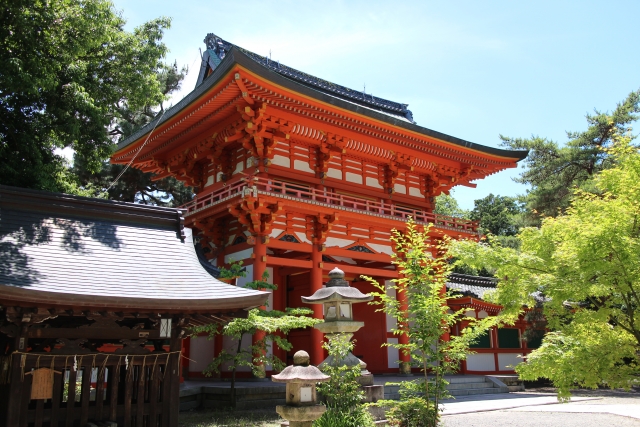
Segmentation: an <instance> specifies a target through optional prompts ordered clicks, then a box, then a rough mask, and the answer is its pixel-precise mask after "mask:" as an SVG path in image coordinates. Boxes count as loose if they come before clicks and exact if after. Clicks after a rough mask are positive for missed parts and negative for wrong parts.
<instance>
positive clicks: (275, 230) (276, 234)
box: [269, 228, 284, 239]
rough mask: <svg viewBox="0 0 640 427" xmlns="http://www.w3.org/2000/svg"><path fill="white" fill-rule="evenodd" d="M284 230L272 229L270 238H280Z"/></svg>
mask: <svg viewBox="0 0 640 427" xmlns="http://www.w3.org/2000/svg"><path fill="white" fill-rule="evenodd" d="M283 231H284V230H283V229H282V228H272V229H271V234H269V237H273V238H274V239H275V238H276V237H278V236H279V235H280V234H281V233H282V232H283Z"/></svg>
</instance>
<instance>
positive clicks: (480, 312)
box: [478, 310, 489, 319]
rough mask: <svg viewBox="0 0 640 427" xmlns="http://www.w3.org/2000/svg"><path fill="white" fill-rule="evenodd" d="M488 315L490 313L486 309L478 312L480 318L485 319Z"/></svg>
mask: <svg viewBox="0 0 640 427" xmlns="http://www.w3.org/2000/svg"><path fill="white" fill-rule="evenodd" d="M488 316H489V313H487V312H486V311H484V310H480V311H479V312H478V319H484V318H485V317H488Z"/></svg>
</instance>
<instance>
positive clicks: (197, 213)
mask: <svg viewBox="0 0 640 427" xmlns="http://www.w3.org/2000/svg"><path fill="white" fill-rule="evenodd" d="M259 196H266V197H269V198H275V199H276V200H280V201H282V202H283V203H284V204H285V205H293V206H288V207H293V209H294V210H296V211H298V212H300V213H309V214H317V213H318V212H322V211H325V210H326V211H327V212H326V213H334V212H339V213H345V214H351V215H352V214H359V215H365V216H368V217H371V220H372V221H380V219H384V220H391V221H398V222H402V223H406V222H407V221H408V220H409V218H413V220H414V221H415V222H416V223H418V224H424V225H426V224H433V226H434V228H435V229H436V230H441V231H443V232H444V231H446V232H447V234H458V235H460V236H461V237H477V236H478V222H477V221H470V220H465V219H462V218H454V217H449V216H445V215H438V214H434V213H430V212H425V211H423V210H420V209H411V208H408V207H405V206H398V205H396V204H394V203H389V202H385V201H384V200H382V199H381V200H379V201H376V200H371V199H368V198H363V197H362V198H361V197H357V196H348V195H344V194H338V193H335V192H332V191H331V190H329V189H315V188H308V187H304V186H301V185H296V184H293V183H290V182H285V181H279V180H277V179H271V178H258V177H254V178H250V179H248V180H241V181H238V182H235V183H233V184H230V185H227V186H224V187H222V188H219V189H217V190H215V191H212V192H210V193H208V194H205V195H202V196H196V197H195V198H194V199H193V200H192V201H191V202H189V203H186V204H184V205H183V206H181V209H183V210H185V211H186V212H185V217H186V219H187V222H192V221H193V220H194V219H196V218H204V217H210V216H215V215H216V214H220V213H226V212H227V206H228V205H229V204H232V203H233V202H237V200H238V199H242V198H258V197H259ZM305 211H308V212H305ZM323 213H324V212H323ZM399 226H400V224H399ZM452 232H453V233H452Z"/></svg>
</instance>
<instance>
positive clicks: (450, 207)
mask: <svg viewBox="0 0 640 427" xmlns="http://www.w3.org/2000/svg"><path fill="white" fill-rule="evenodd" d="M433 213H435V214H438V215H446V216H451V217H454V218H464V219H469V211H468V210H465V209H462V208H461V207H460V205H459V204H458V201H457V200H456V199H455V198H454V197H453V196H451V195H449V194H444V193H443V194H441V195H439V196H438V197H436V207H435V209H434V210H433Z"/></svg>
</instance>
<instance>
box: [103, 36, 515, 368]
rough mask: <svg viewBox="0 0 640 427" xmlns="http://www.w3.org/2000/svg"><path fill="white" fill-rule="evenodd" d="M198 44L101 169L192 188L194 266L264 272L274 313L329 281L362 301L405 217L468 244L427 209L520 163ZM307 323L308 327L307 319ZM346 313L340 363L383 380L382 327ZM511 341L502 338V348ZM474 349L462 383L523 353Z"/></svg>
mask: <svg viewBox="0 0 640 427" xmlns="http://www.w3.org/2000/svg"><path fill="white" fill-rule="evenodd" d="M205 43H206V46H207V50H206V52H205V53H204V56H203V63H202V68H201V70H200V75H199V78H198V82H197V85H196V88H195V90H194V91H193V92H191V93H190V94H189V95H188V96H186V97H185V98H184V99H183V100H182V101H181V102H180V103H178V104H177V105H175V106H174V107H173V108H171V109H169V110H167V111H166V112H165V113H164V114H163V115H162V116H161V117H159V118H158V119H156V120H155V121H154V122H152V123H150V124H149V125H147V126H145V127H144V128H142V129H140V130H139V131H138V132H137V133H135V134H134V135H132V136H131V137H129V138H128V139H126V140H125V141H123V142H122V143H121V144H119V146H118V150H117V152H116V153H115V154H114V155H113V157H112V161H113V162H116V163H121V164H126V163H129V162H131V161H133V163H132V165H133V166H134V167H136V168H139V169H141V170H143V171H146V172H153V173H155V174H156V177H157V178H158V179H159V178H162V177H166V176H174V177H176V178H177V179H179V180H182V181H183V182H185V183H186V184H188V185H190V186H193V187H194V188H195V191H196V193H197V197H196V198H195V199H194V200H193V201H192V202H191V203H189V204H188V205H186V206H185V208H186V209H187V212H186V215H185V217H186V224H187V225H188V226H189V227H193V228H194V230H196V231H195V233H197V234H198V235H199V236H200V238H201V240H200V243H201V244H202V245H203V247H204V249H205V251H206V252H207V256H208V257H209V258H210V260H211V262H212V263H214V264H217V265H222V264H224V263H228V262H229V261H230V260H242V261H243V262H244V264H245V265H246V266H247V270H248V272H249V274H248V276H249V277H247V278H246V280H257V279H260V278H261V277H262V275H263V273H264V272H265V271H267V272H268V273H269V276H270V280H272V281H273V282H274V283H276V284H278V285H279V288H278V290H277V291H275V292H273V294H272V295H271V297H270V301H269V307H272V308H274V309H283V308H284V307H287V306H288V307H298V306H301V305H302V302H301V300H300V297H301V296H308V295H312V294H313V293H314V292H315V291H316V290H317V289H319V288H321V287H322V286H323V280H324V278H325V277H326V274H327V273H328V272H329V271H330V270H331V269H333V268H334V267H339V268H340V269H342V270H343V271H344V272H345V273H346V276H347V279H349V280H351V281H353V282H354V283H353V286H355V287H357V288H358V289H360V290H361V291H362V292H365V293H366V292H370V291H372V289H371V286H370V285H368V284H367V283H364V282H362V281H359V279H358V278H359V276H360V275H363V274H364V275H368V276H371V277H374V278H376V279H377V280H379V281H380V282H384V281H387V280H390V279H393V278H395V277H397V272H396V271H395V269H394V267H393V266H392V265H391V264H390V254H391V253H392V251H393V248H392V246H391V244H390V241H389V238H390V233H391V230H392V229H394V228H396V229H402V228H403V227H404V224H405V222H406V221H407V219H408V218H409V217H413V218H414V219H415V220H416V221H417V222H418V223H422V224H426V223H433V224H435V226H434V227H433V228H432V231H431V232H432V233H433V235H434V236H442V235H449V236H453V237H456V238H468V237H473V238H475V237H477V236H478V231H477V224H476V223H474V222H471V221H465V220H460V219H456V218H448V217H444V216H439V215H434V214H433V208H434V198H435V197H436V196H438V195H439V194H442V193H447V192H448V191H449V190H450V189H451V188H453V187H454V186H456V185H465V186H471V187H473V186H474V184H473V183H472V181H474V180H477V179H482V178H484V177H486V176H488V175H491V174H494V173H496V172H499V171H501V170H504V169H507V168H513V167H516V163H517V162H518V161H519V160H521V159H523V158H524V157H525V156H526V154H527V153H526V152H522V151H507V150H500V149H495V148H490V147H486V146H482V145H479V144H475V143H471V142H468V141H464V140H461V139H458V138H455V137H453V136H449V135H445V134H442V133H439V132H436V131H433V130H430V129H427V128H424V127H421V126H418V125H417V124H416V123H415V122H414V120H413V117H412V114H411V112H410V111H409V110H408V109H407V105H406V104H401V103H397V102H392V101H389V100H386V99H381V98H378V97H374V96H372V95H369V94H366V93H363V92H359V91H355V90H351V89H348V88H346V87H343V86H340V85H337V84H334V83H331V82H328V81H326V80H322V79H319V78H316V77H313V76H310V75H308V74H305V73H303V72H300V71H297V70H295V69H292V68H290V67H287V66H285V65H283V64H280V63H279V62H274V61H271V60H270V59H269V58H266V57H262V56H259V55H256V54H255V53H252V52H250V51H247V50H245V49H243V48H240V47H238V46H235V45H232V44H231V43H228V42H226V41H224V40H222V39H221V38H219V37H217V36H216V35H214V34H209V35H208V36H207V37H206V39H205ZM469 280H470V279H469ZM242 283H243V282H242V281H240V282H239V285H242ZM461 286H463V287H464V286H467V285H465V284H464V283H462V284H461ZM452 304H461V305H462V306H464V307H468V308H469V309H470V310H475V311H474V313H477V314H479V315H480V316H483V315H487V314H491V313H492V310H496V309H499V308H496V307H495V306H491V305H487V304H486V303H484V302H483V301H482V300H481V299H479V298H477V296H476V298H473V297H466V299H459V300H456V301H454V302H452ZM314 309H315V310H316V312H315V316H317V317H319V318H321V317H322V312H321V310H322V309H321V307H314ZM354 310H355V313H354V315H355V317H356V318H357V319H358V320H364V321H365V322H366V325H365V327H364V328H363V329H362V330H361V331H360V332H358V333H357V334H356V335H355V339H356V341H357V344H356V349H355V351H354V353H355V354H356V355H357V356H358V357H360V358H361V359H362V360H364V361H365V362H366V363H367V364H368V369H369V370H370V371H372V372H374V373H376V372H397V369H398V365H397V361H398V359H399V357H398V355H397V353H393V351H392V350H387V349H386V348H381V347H380V345H381V344H382V343H385V342H391V341H392V340H395V339H397V338H396V337H394V336H393V335H392V334H390V333H389V329H390V327H391V326H392V325H391V323H390V320H389V319H387V318H386V317H385V315H384V314H382V313H376V312H375V311H374V310H375V309H374V307H372V306H369V305H366V304H358V305H357V306H356V307H354ZM522 327H523V326H522V325H520V326H518V327H516V328H514V331H515V334H516V335H517V336H514V335H513V333H511V335H509V337H510V339H511V341H510V342H509V346H510V347H514V345H515V344H513V343H514V342H517V343H520V341H519V338H518V337H519V334H520V333H521V329H522ZM289 337H290V340H291V341H292V342H293V344H294V351H295V350H298V349H305V350H307V351H308V352H309V353H310V355H311V360H312V363H314V364H318V363H319V362H320V361H321V360H322V359H323V352H322V349H321V347H320V342H321V335H320V333H319V332H318V331H316V330H304V331H299V332H295V333H291V334H290V336H289ZM514 337H515V339H516V341H513V338H514ZM502 341H503V342H505V343H506V341H507V339H506V338H503V339H502ZM223 345H225V344H224V343H223V342H222V341H221V340H218V341H216V342H215V343H211V342H208V341H206V340H204V339H192V340H191V344H190V348H189V351H190V358H191V359H193V360H194V361H195V362H192V363H190V365H189V366H188V370H189V376H192V377H195V376H198V375H201V372H202V370H203V369H204V367H205V366H206V364H207V362H208V361H209V360H210V359H211V357H212V356H213V355H214V354H215V352H217V351H219V350H220V348H222V346H223ZM481 345H488V348H487V352H490V353H491V354H490V356H483V355H478V357H476V356H472V357H473V358H474V359H473V362H472V361H471V360H472V359H469V360H468V363H467V366H466V368H467V370H468V371H469V372H472V371H473V372H478V373H480V372H498V371H504V370H505V369H506V368H505V366H506V365H508V364H510V363H512V362H513V360H512V359H513V357H512V355H513V354H522V353H524V352H526V348H522V346H524V344H523V345H520V344H519V345H518V347H517V348H509V349H505V351H504V352H503V351H502V350H499V346H500V343H499V339H498V336H497V335H496V336H495V338H491V339H490V340H489V343H488V344H487V343H486V342H485V343H484V344H481ZM291 354H293V353H291ZM498 354H506V355H507V356H501V357H502V359H504V360H502V359H500V358H499V357H498ZM507 359H508V363H506V361H507ZM463 368H464V367H463Z"/></svg>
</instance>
